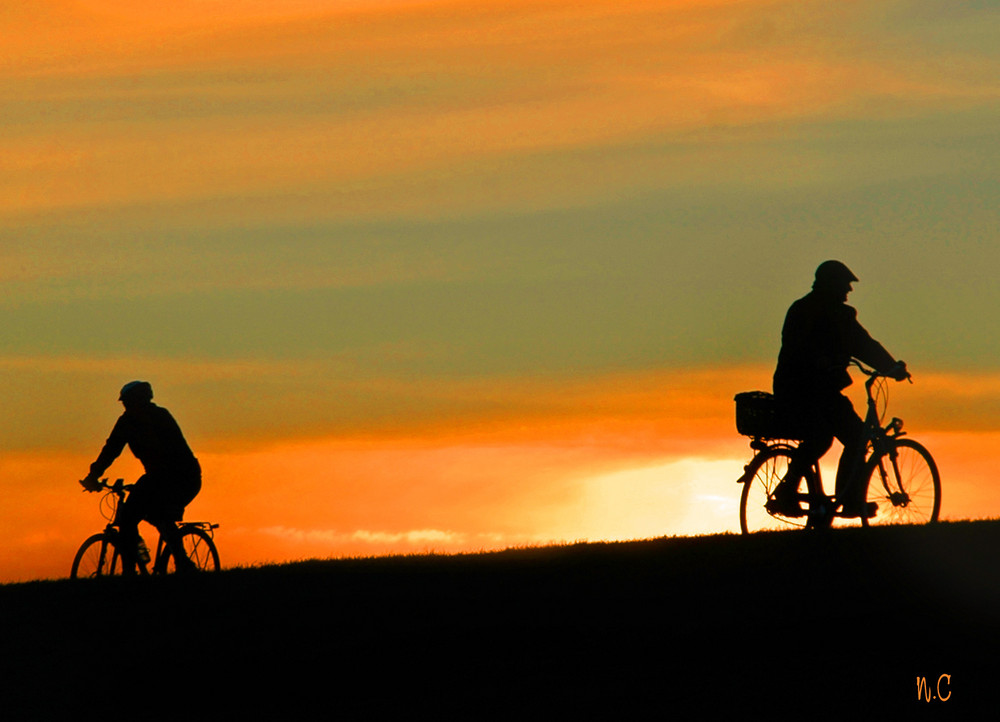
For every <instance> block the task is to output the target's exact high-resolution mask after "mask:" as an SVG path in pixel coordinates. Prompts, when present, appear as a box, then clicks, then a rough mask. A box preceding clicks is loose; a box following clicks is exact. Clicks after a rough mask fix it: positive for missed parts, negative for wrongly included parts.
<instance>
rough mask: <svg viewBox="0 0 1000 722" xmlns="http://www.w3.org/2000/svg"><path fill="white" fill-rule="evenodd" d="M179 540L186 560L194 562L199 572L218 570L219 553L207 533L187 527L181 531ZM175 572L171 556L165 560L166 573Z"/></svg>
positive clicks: (175, 567) (174, 564) (175, 568)
mask: <svg viewBox="0 0 1000 722" xmlns="http://www.w3.org/2000/svg"><path fill="white" fill-rule="evenodd" d="M180 538H181V541H182V542H183V544H184V552H185V553H186V554H187V557H188V559H190V560H191V561H192V562H194V565H195V567H196V568H197V569H198V570H199V571H203V572H214V571H218V570H219V552H218V550H217V549H216V548H215V543H214V542H213V541H212V538H211V537H210V536H209V535H208V534H207V533H205V532H204V531H202V530H201V529H198V528H197V527H194V526H187V527H184V528H183V529H182V530H181V535H180ZM176 571H177V566H176V563H175V562H174V557H173V555H172V554H171V555H169V558H168V559H167V564H166V572H167V573H168V574H173V573H174V572H176Z"/></svg>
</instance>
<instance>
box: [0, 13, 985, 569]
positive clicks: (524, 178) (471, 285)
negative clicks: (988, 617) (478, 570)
mask: <svg viewBox="0 0 1000 722" xmlns="http://www.w3.org/2000/svg"><path fill="white" fill-rule="evenodd" d="M998 32H1000V8H998V7H997V6H996V4H994V3H984V2H972V1H971V0H970V1H968V2H965V1H962V0H866V1H865V2H855V1H854V0H842V1H840V2H835V3H831V2H829V1H828V0H824V1H823V2H819V1H813V0H661V1H659V2H652V1H649V2H646V1H638V2H623V1H622V0H593V1H588V0H576V1H574V2H547V1H545V0H532V1H531V2H528V1H525V0H502V1H496V2H494V1H493V0H485V1H483V0H476V1H474V2H473V1H472V0H450V1H446V0H440V1H435V0H428V1H426V2H419V1H417V0H349V1H343V2H336V1H332V0H327V1H321V0H239V1H237V0H233V1H226V0H174V2H171V3H168V4H162V3H144V2H135V1H134V0H133V1H130V2H125V1H124V0H78V1H70V0H13V2H5V3H4V4H3V6H2V8H0V36H2V37H3V39H4V42H3V49H2V50H0V76H2V84H3V88H4V92H3V93H2V94H0V187H2V193H0V281H2V284H3V285H2V287H3V294H2V296H0V374H2V376H0V378H2V379H3V389H4V401H5V403H4V421H3V424H2V434H0V472H2V473H0V485H2V487H3V504H2V506H0V582H9V581H17V580H30V579H39V578H58V577H65V576H67V575H68V572H69V567H70V563H71V561H72V557H73V554H74V552H75V550H76V548H77V546H78V545H79V543H80V542H81V541H82V540H83V539H84V538H85V537H86V536H87V535H89V534H90V533H92V532H94V531H97V530H98V529H99V528H101V527H102V526H103V524H104V521H103V519H102V518H101V516H100V514H99V513H98V504H97V502H98V497H97V496H94V495H86V494H83V493H82V492H81V491H80V487H79V486H78V485H77V484H76V481H77V480H78V479H80V478H81V477H82V476H83V475H84V474H85V473H86V471H87V468H88V466H89V464H90V462H91V461H93V459H94V458H95V457H96V455H97V452H98V451H99V449H100V447H101V445H102V443H103V441H104V439H105V438H106V437H107V434H108V432H109V431H110V429H111V427H112V425H113V423H114V421H115V419H116V417H117V415H118V414H119V413H120V406H119V404H118V403H117V394H118V389H119V388H120V387H121V385H122V384H123V383H125V382H127V381H130V380H132V379H137V378H138V379H146V380H148V381H150V382H151V383H152V384H153V387H154V390H155V393H156V399H155V400H156V401H157V402H158V403H160V404H161V405H163V406H165V407H166V408H168V409H170V411H171V412H172V413H173V415H174V416H175V417H176V418H177V420H178V421H179V423H180V425H181V427H182V428H183V429H184V432H185V434H186V436H187V438H188V441H189V442H190V444H191V446H192V447H193V449H194V451H195V453H196V454H197V455H198V457H199V459H200V460H201V462H202V466H203V468H204V473H205V483H204V487H203V491H202V493H201V495H200V496H199V497H198V498H197V499H196V500H195V502H194V503H193V504H192V505H191V506H190V507H189V512H188V518H207V519H211V520H213V521H217V522H219V523H221V524H222V527H221V528H220V529H219V532H218V535H217V539H218V542H219V546H220V549H221V552H222V558H223V563H224V565H227V566H232V565H238V564H253V563H259V562H267V561H282V560H289V559H300V558H304V557H329V556H343V555H370V554H384V553H409V552H422V551H426V550H436V551H442V552H454V551H467V550H473V551H475V550H480V549H497V548H505V547H509V546H518V545H528V544H542V543H547V542H550V541H576V540H601V539H633V538H646V537H653V536H662V535H688V534H708V533H716V532H723V531H734V530H738V518H737V505H738V493H739V487H738V485H737V484H736V483H735V480H736V479H737V477H738V476H739V475H740V473H741V471H742V466H743V464H744V463H745V462H746V460H747V459H748V458H749V456H750V449H749V448H748V446H747V441H746V439H742V438H741V437H739V436H738V435H737V434H736V431H735V426H734V423H733V401H732V399H733V395H734V394H735V393H737V392H739V391H744V390H750V389H757V388H761V389H767V388H769V387H770V376H771V371H772V368H773V362H774V359H775V357H776V354H777V351H778V345H779V334H780V327H781V322H782V319H783V316H784V313H785V311H786V309H787V307H788V305H789V304H790V303H791V302H792V301H794V300H795V299H796V298H798V297H799V296H801V295H804V294H805V293H806V292H807V291H808V289H809V285H810V283H811V280H812V273H813V270H814V269H815V267H816V265H817V264H818V263H819V262H821V261H823V260H825V259H827V258H839V259H841V260H843V261H845V262H846V263H847V264H848V265H849V266H850V267H851V268H852V269H853V270H854V272H855V273H856V274H857V275H858V276H859V277H860V279H861V281H860V283H858V284H857V285H856V290H855V293H854V294H853V295H852V297H851V303H852V305H854V306H856V307H857V308H858V309H859V314H860V315H859V317H860V320H861V321H862V323H864V324H865V325H866V327H867V328H868V329H869V330H870V331H871V332H872V334H873V335H874V336H875V337H876V338H878V339H879V340H881V341H882V342H883V343H884V344H885V345H886V346H887V347H888V348H889V350H890V352H892V353H893V354H894V355H896V356H897V357H900V358H902V359H904V360H906V361H907V363H908V364H909V367H910V370H911V371H912V373H913V375H914V381H915V383H914V384H913V385H912V386H911V385H908V384H902V385H894V386H893V387H892V390H891V393H892V396H891V398H890V413H891V414H895V415H898V416H901V417H903V418H904V419H905V420H906V422H907V423H906V428H907V429H908V430H909V431H910V433H911V435H912V436H913V438H916V439H918V440H920V441H921V442H923V443H924V444H925V445H926V446H927V447H928V448H929V449H930V450H931V451H932V452H933V453H934V455H935V457H936V458H937V460H938V463H939V466H940V467H941V472H942V477H943V486H944V493H943V507H942V515H943V517H944V518H946V519H947V518H951V519H964V518H988V517H996V516H1000V492H998V491H997V480H996V478H995V475H994V473H993V472H994V469H995V468H996V467H997V466H998V464H1000V444H998V441H1000V355H998V350H1000V344H998V334H997V329H998V328H1000V290H998V289H1000V284H998V283H997V280H996V276H997V274H998V273H1000V244H998V243H997V238H996V234H997V228H998V220H1000V219H998V212H997V209H998V207H1000V203H998V201H1000V185H998V182H997V181H998V176H997V173H998V171H997V169H998V168H1000V143H998V140H1000V138H998V131H1000V72H998V71H1000V67H998V66H1000V43H997V38H998ZM860 386H861V385H860V383H858V384H855V386H854V387H852V393H853V394H854V396H853V398H854V399H855V402H856V405H857V404H860V403H861V402H860V399H859V397H858V393H860V392H861V388H860ZM835 456H836V452H834V453H832V454H831V455H830V457H831V460H834V457H835ZM139 473H141V471H140V469H139V467H138V466H137V464H136V462H135V461H134V459H132V458H131V457H130V455H129V454H128V452H126V453H125V455H124V456H123V457H122V459H121V460H119V462H118V463H117V464H116V465H115V466H113V467H112V468H111V470H110V471H109V476H111V478H116V477H118V476H122V477H125V478H127V479H129V480H133V479H135V478H136V476H137V475H138V474H139Z"/></svg>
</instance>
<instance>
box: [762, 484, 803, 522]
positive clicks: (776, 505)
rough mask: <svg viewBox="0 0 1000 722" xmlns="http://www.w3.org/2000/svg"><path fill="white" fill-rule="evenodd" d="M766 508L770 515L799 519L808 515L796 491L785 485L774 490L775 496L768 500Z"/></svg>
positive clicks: (779, 485)
mask: <svg viewBox="0 0 1000 722" xmlns="http://www.w3.org/2000/svg"><path fill="white" fill-rule="evenodd" d="M764 508H765V509H767V513H768V514H774V515H777V516H787V517H799V516H805V515H806V512H805V510H804V509H803V508H802V504H801V503H800V502H799V499H798V494H797V493H796V491H795V490H794V489H790V488H789V487H787V486H784V485H783V484H778V488H777V489H775V490H774V496H772V497H771V498H770V499H768V500H767V503H766V504H764Z"/></svg>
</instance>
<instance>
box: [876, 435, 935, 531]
mask: <svg viewBox="0 0 1000 722" xmlns="http://www.w3.org/2000/svg"><path fill="white" fill-rule="evenodd" d="M865 477H866V478H867V479H868V491H867V493H866V498H867V501H869V502H875V503H876V504H877V505H878V511H877V512H876V514H875V516H874V517H872V518H871V519H865V520H863V523H864V524H865V526H868V525H879V524H926V523H928V522H932V521H937V519H938V514H939V513H940V512H941V475H940V474H939V473H938V468H937V464H935V463H934V459H933V458H932V457H931V454H930V452H929V451H927V449H925V448H924V447H923V446H921V445H920V444H918V443H917V442H916V441H913V440H912V439H894V440H893V441H892V443H891V445H890V446H889V448H888V451H886V452H885V453H884V454H882V455H880V456H878V457H877V458H874V459H871V460H870V461H869V462H868V467H867V469H866V473H865Z"/></svg>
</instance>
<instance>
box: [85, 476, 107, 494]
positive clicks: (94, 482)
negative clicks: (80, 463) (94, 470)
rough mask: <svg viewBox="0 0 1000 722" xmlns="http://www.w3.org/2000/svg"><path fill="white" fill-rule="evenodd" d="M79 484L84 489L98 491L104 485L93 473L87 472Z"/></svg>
mask: <svg viewBox="0 0 1000 722" xmlns="http://www.w3.org/2000/svg"><path fill="white" fill-rule="evenodd" d="M80 486H82V487H83V489H84V491H100V490H101V489H102V488H103V486H104V485H103V484H101V480H100V479H98V478H97V477H96V476H94V475H93V474H87V476H86V477H84V478H83V479H81V480H80Z"/></svg>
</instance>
